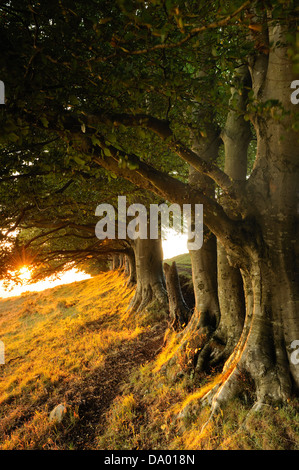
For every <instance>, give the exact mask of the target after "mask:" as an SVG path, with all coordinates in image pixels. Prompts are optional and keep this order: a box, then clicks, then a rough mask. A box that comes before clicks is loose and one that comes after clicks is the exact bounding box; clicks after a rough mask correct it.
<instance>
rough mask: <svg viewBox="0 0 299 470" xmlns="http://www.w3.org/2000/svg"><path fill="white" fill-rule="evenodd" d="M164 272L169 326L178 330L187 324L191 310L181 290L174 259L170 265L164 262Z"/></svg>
mask: <svg viewBox="0 0 299 470" xmlns="http://www.w3.org/2000/svg"><path fill="white" fill-rule="evenodd" d="M164 272H165V281H166V288H167V292H168V301H169V316H170V322H171V325H170V326H171V328H173V329H174V330H176V331H179V330H182V329H183V328H184V327H185V326H186V325H187V323H188V321H189V317H190V313H191V312H190V309H189V307H188V306H187V304H186V302H185V299H184V297H183V294H182V291H181V284H180V279H179V274H178V270H177V266H176V263H175V261H174V262H173V263H172V265H171V266H170V265H169V264H167V263H164Z"/></svg>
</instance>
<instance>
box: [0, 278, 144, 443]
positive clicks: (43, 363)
mask: <svg viewBox="0 0 299 470" xmlns="http://www.w3.org/2000/svg"><path fill="white" fill-rule="evenodd" d="M125 281H126V280H125V278H124V277H123V276H122V275H117V274H115V273H112V272H110V273H105V274H101V275H99V276H96V277H95V278H93V279H90V280H87V281H81V282H77V283H74V284H71V285H67V286H60V287H56V288H54V289H48V290H46V291H43V292H41V293H30V294H23V295H22V296H20V297H16V298H12V299H7V300H2V301H0V331H1V337H0V339H1V340H2V341H3V342H4V344H5V365H1V366H0V418H1V424H0V433H1V441H0V442H1V443H0V447H1V448H2V449H7V448H8V449H9V448H16V446H17V447H18V448H32V447H34V445H35V444H34V443H36V442H37V440H38V439H37V434H39V433H40V434H43V433H45V428H47V426H48V419H47V416H48V409H47V402H48V401H49V398H50V397H51V400H52V402H54V399H53V397H54V396H55V393H56V392H55V391H57V390H58V389H63V390H67V389H68V388H70V387H71V386H72V384H74V383H79V382H80V381H81V380H83V378H84V377H86V376H92V374H93V372H94V371H95V370H97V369H99V368H101V367H102V366H103V364H104V361H105V357H106V356H107V354H108V352H110V351H115V350H117V348H118V347H119V345H120V344H121V343H123V342H127V341H130V340H132V339H134V338H136V337H137V336H138V335H139V334H140V333H141V332H142V330H143V329H144V327H141V326H138V325H136V324H134V322H133V321H128V320H129V312H128V311H127V307H128V304H129V300H130V299H131V297H132V295H133V290H130V291H128V290H127V288H126V286H125ZM59 398H60V399H61V396H58V397H57V399H59ZM32 413H33V414H32ZM23 422H24V425H21V426H20V423H23ZM38 423H39V424H38ZM14 428H15V430H14ZM33 429H34V434H35V436H36V437H35V438H34V439H33V438H32V437H31V440H29V441H30V442H28V439H23V437H22V436H24V435H26V434H28V433H29V434H31V433H32V432H33ZM29 430H30V432H29Z"/></svg>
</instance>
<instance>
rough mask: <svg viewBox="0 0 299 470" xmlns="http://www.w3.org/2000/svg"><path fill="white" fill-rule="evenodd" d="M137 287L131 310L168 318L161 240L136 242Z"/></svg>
mask: <svg viewBox="0 0 299 470" xmlns="http://www.w3.org/2000/svg"><path fill="white" fill-rule="evenodd" d="M134 254H135V260H136V275H137V286H136V293H135V296H134V298H133V300H132V303H131V305H130V308H131V309H132V310H133V311H135V312H136V313H138V312H142V311H144V310H146V311H147V312H148V313H149V314H150V315H153V316H155V317H159V318H166V317H167V315H168V298H167V292H166V289H165V278H164V273H163V266H162V262H163V252H162V242H161V239H158V240H155V239H154V240H151V239H146V240H143V239H140V238H137V239H136V240H135V241H134Z"/></svg>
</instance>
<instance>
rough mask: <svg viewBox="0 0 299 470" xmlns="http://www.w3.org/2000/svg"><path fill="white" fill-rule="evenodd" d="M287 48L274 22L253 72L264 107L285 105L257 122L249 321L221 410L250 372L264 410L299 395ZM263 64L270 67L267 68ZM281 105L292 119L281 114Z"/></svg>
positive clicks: (250, 187)
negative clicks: (295, 355) (294, 355)
mask: <svg viewBox="0 0 299 470" xmlns="http://www.w3.org/2000/svg"><path fill="white" fill-rule="evenodd" d="M277 41H280V46H278V45H277V44H276V43H277ZM285 43H286V40H285V31H284V29H283V27H282V26H280V25H272V24H270V25H269V44H270V45H271V47H270V51H269V56H268V57H263V58H257V59H256V60H255V61H254V62H253V64H252V68H251V74H252V80H253V90H254V91H255V94H256V99H257V100H258V101H259V103H260V104H264V103H266V102H267V100H270V99H276V100H277V99H278V100H279V102H280V104H279V106H277V108H276V109H275V106H274V107H272V109H271V114H270V116H269V115H268V116H264V115H263V114H262V115H256V116H254V119H253V123H254V125H255V128H256V133H257V144H258V148H257V159H256V164H255V168H254V170H253V173H252V175H251V177H250V179H249V180H248V182H247V185H246V186H247V187H246V194H247V198H248V201H249V203H248V207H247V217H249V218H250V220H251V225H252V226H253V232H252V233H253V238H252V239H247V241H246V240H244V248H245V251H246V252H247V257H246V258H247V259H245V257H244V258H243V259H239V264H240V265H241V268H242V276H243V280H244V288H245V298H246V318H245V323H244V328H243V331H242V334H241V337H240V340H239V342H238V344H237V346H236V348H235V349H234V351H233V353H232V354H231V356H230V357H229V358H228V360H227V362H226V364H225V367H224V370H223V375H222V377H221V380H220V381H219V383H218V384H217V386H216V387H215V388H213V389H212V390H211V391H210V392H209V394H208V395H207V396H206V398H212V410H213V411H215V410H216V409H217V408H218V407H219V406H222V405H223V404H224V403H225V402H226V401H227V400H228V399H230V398H231V397H233V396H235V395H236V394H237V393H239V392H240V389H242V380H240V377H241V376H242V374H243V373H244V371H245V372H246V373H248V374H249V375H250V377H251V379H252V380H253V382H254V384H255V391H256V398H257V401H256V404H255V408H257V409H259V408H260V407H261V406H262V405H263V404H265V403H276V402H281V401H286V400H288V399H289V398H290V397H291V396H292V393H298V390H299V368H298V365H297V364H294V361H293V360H292V356H291V353H292V348H291V345H292V343H293V341H295V340H298V338H299V321H298V306H299V282H298V279H299V273H298V242H297V241H296V240H297V239H296V236H297V235H298V181H299V170H298V158H299V151H298V148H299V146H298V140H299V136H298V132H295V131H294V130H293V129H292V125H291V124H292V112H294V110H292V108H291V106H292V105H291V103H290V96H289V87H290V83H291V82H292V80H294V79H295V77H294V74H293V70H292V64H291V62H290V60H289V59H288V55H287V51H286V47H285V46H282V45H281V44H285ZM262 59H263V60H262ZM257 64H258V67H257ZM261 64H266V65H265V67H264V68H261ZM257 72H258V73H257ZM261 77H262V79H261ZM281 105H282V106H283V109H284V111H286V112H287V113H286V114H284V113H283V114H282V113H281ZM273 108H274V109H273ZM275 113H278V116H277V115H276V116H275ZM273 117H274V118H273ZM296 244H297V246H296Z"/></svg>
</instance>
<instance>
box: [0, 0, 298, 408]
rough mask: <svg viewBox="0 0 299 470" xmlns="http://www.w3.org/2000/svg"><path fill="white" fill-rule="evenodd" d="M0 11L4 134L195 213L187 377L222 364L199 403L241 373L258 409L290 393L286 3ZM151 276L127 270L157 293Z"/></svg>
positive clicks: (291, 168)
mask: <svg viewBox="0 0 299 470" xmlns="http://www.w3.org/2000/svg"><path fill="white" fill-rule="evenodd" d="M1 11H2V16H1V23H2V31H1V35H2V41H3V44H4V50H5V52H4V54H3V56H2V57H1V67H0V70H1V74H2V80H3V81H4V82H5V85H6V90H7V102H6V108H5V113H3V121H4V122H3V126H2V133H3V139H7V138H8V139H9V140H10V141H11V142H13V143H14V144H16V145H20V146H22V145H25V142H28V141H30V139H35V138H36V134H37V133H39V135H42V136H45V137H46V136H47V138H50V137H52V138H53V137H54V136H55V138H57V136H58V137H59V139H60V140H61V141H62V142H65V143H66V146H67V150H68V152H69V154H70V155H71V156H72V158H73V159H75V160H77V161H79V162H80V160H81V161H83V162H84V164H85V165H90V164H91V163H92V164H94V163H96V164H97V165H99V166H100V167H101V168H104V169H105V170H107V171H108V172H110V173H111V174H113V175H116V176H117V177H120V178H123V179H124V180H128V181H130V182H131V183H133V184H134V185H137V186H139V187H141V188H143V189H145V190H148V191H151V192H153V193H154V194H156V195H157V196H158V197H161V198H163V199H164V200H167V201H171V202H176V203H178V204H185V203H191V204H197V203H201V204H203V207H204V226H205V234H206V243H207V244H206V245H205V247H204V248H203V251H202V252H201V253H193V254H192V255H191V256H192V266H193V279H194V289H195V296H196V309H195V311H194V313H193V315H192V317H191V319H190V321H189V323H188V326H187V327H186V328H185V330H184V331H183V333H182V334H181V341H182V347H183V345H184V341H187V338H190V335H191V336H192V335H193V336H194V339H195V340H196V341H197V339H198V345H197V346H198V347H195V348H194V350H196V351H197V352H196V355H195V356H194V360H195V363H196V367H197V369H198V370H200V369H201V367H203V366H204V367H206V366H207V364H212V363H213V361H214V362H215V361H216V363H217V360H219V359H222V360H225V361H226V362H225V363H224V367H223V374H222V379H221V380H220V381H219V382H218V384H217V386H216V387H215V388H214V389H213V390H211V391H210V392H209V397H210V398H211V399H212V405H213V409H217V407H218V406H219V405H221V404H222V403H224V402H225V401H227V400H228V399H229V398H231V397H232V396H234V395H235V394H236V393H238V392H239V388H240V387H241V386H242V381H240V380H239V378H240V375H241V374H242V373H244V372H246V373H248V374H249V376H250V377H251V379H252V381H253V382H254V384H255V388H256V397H257V401H256V406H257V407H259V406H261V405H262V404H263V403H265V402H270V403H271V402H277V401H284V400H287V399H288V398H289V397H290V396H291V394H293V393H298V386H299V372H298V365H296V364H295V363H294V361H292V344H293V342H294V341H295V340H297V339H298V338H299V321H298V285H299V284H298V243H297V234H298V181H299V180H298V176H299V175H298V155H299V151H298V148H299V147H298V127H299V126H298V112H296V105H294V104H293V103H292V101H291V98H290V97H291V92H292V89H291V85H292V84H293V83H296V79H298V52H297V49H296V48H297V47H298V26H297V13H298V11H297V10H296V6H295V2H292V1H287V2H283V3H282V2H279V1H275V0H271V1H262V2H254V1H253V2H251V1H246V2H239V1H234V2H229V4H228V3H227V2H222V1H215V2H212V3H209V4H206V3H204V2H193V1H190V2H183V1H172V0H166V1H162V0H152V1H149V2H145V3H141V2H134V1H128V2H127V1H126V2H124V1H119V2H116V3H115V4H113V5H111V2H108V1H107V2H105V1H87V2H84V5H83V4H81V3H79V2H70V1H66V0H64V1H60V2H58V1H57V2H56V1H54V2H51V4H50V5H49V4H43V2H39V3H38V2H32V3H31V5H30V6H28V7H26V8H25V7H24V6H23V4H22V2H20V1H17V0H14V1H11V2H9V3H7V4H6V5H5V6H2V7H1ZM296 38H297V42H296ZM211 110H213V113H212V112H211ZM222 143H223V144H224V146H223V148H222ZM220 149H221V151H220ZM223 149H224V152H223ZM221 152H222V153H221ZM250 152H254V153H255V158H254V164H253V167H250V166H249V164H248V155H249V154H250ZM223 153H224V154H223ZM39 163H40V162H39ZM249 170H250V171H249ZM188 173H189V175H190V176H189V181H188V179H187V174H188ZM208 241H209V242H208ZM216 241H217V243H216ZM138 244H139V242H138ZM143 245H144V246H145V247H146V243H144V244H143ZM140 246H141V243H140ZM216 247H217V252H216ZM138 249H139V248H138ZM143 250H145V251H143V253H146V255H148V254H149V253H148V251H146V250H147V248H143ZM216 255H217V257H218V265H217V264H216ZM217 266H218V268H217ZM159 269H160V268H159ZM159 269H157V270H155V272H156V274H157V275H156V276H155V279H154V280H153V279H152V278H151V276H152V272H153V271H150V272H149V276H146V275H145V271H143V272H142V276H141V277H142V278H145V279H148V282H147V284H148V286H151V287H153V286H155V289H153V288H151V289H146V290H145V292H146V293H148V292H151V296H152V295H154V297H156V299H157V300H160V299H161V296H162V297H163V295H164V294H163V288H164V287H163V283H162V282H160V271H159ZM216 269H218V275H216V274H217V273H216ZM216 281H217V282H216ZM228 286H231V288H229V287H228ZM228 289H229V290H228ZM139 292H140V290H139ZM146 295H147V294H145V297H146ZM151 298H152V297H151ZM140 305H141V306H143V303H142V302H140ZM214 340H215V341H214ZM195 346H196V345H195Z"/></svg>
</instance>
